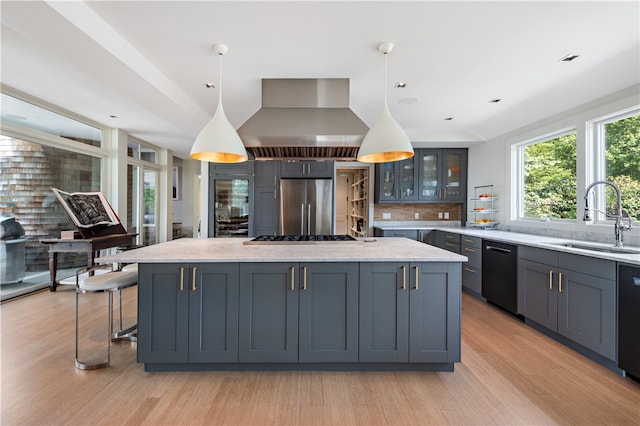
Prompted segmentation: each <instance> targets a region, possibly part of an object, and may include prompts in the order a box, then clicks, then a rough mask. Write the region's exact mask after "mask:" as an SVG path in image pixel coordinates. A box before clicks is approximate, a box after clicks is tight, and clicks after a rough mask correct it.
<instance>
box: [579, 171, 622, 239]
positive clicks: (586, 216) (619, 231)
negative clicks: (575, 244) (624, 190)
mask: <svg viewBox="0 0 640 426" xmlns="http://www.w3.org/2000/svg"><path fill="white" fill-rule="evenodd" d="M596 185H609V186H610V187H612V188H613V189H614V191H616V199H617V203H618V214H615V215H612V214H609V213H607V212H603V211H602V210H597V209H590V208H589V198H588V197H589V191H591V188H593V187H594V186H596ZM589 210H594V211H597V212H600V213H603V214H604V215H605V216H606V217H607V218H610V217H611V218H615V219H616V223H615V225H614V227H613V230H614V232H615V235H616V242H615V244H614V246H615V247H622V246H623V243H622V239H623V238H622V232H623V231H625V230H629V229H631V218H629V225H625V224H624V223H623V222H622V196H621V195H620V188H618V186H617V185H616V184H614V183H611V182H609V181H606V180H597V181H595V182H593V183H592V184H591V185H589V186H587V189H585V191H584V216H583V217H582V220H584V221H585V222H586V221H589V220H591V216H590V215H589Z"/></svg>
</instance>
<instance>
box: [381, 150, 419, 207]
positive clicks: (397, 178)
mask: <svg viewBox="0 0 640 426" xmlns="http://www.w3.org/2000/svg"><path fill="white" fill-rule="evenodd" d="M378 171H379V173H378V197H377V200H378V201H380V202H384V201H396V202H397V201H415V200H417V199H418V194H417V192H416V183H417V181H418V179H417V174H418V169H417V168H416V167H415V157H412V158H407V159H406V160H402V161H394V162H392V163H381V164H380V165H379V167H378Z"/></svg>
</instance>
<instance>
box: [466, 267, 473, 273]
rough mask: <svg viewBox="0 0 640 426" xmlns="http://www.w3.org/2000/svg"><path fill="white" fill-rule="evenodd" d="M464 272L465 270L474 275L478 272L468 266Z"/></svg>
mask: <svg viewBox="0 0 640 426" xmlns="http://www.w3.org/2000/svg"><path fill="white" fill-rule="evenodd" d="M464 270H465V271H467V272H473V273H475V272H476V270H475V269H471V268H469V267H468V266H465V267H464Z"/></svg>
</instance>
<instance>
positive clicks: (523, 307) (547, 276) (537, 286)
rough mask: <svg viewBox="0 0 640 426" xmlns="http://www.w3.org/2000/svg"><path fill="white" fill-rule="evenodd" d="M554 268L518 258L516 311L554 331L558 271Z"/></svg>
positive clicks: (555, 324)
mask: <svg viewBox="0 0 640 426" xmlns="http://www.w3.org/2000/svg"><path fill="white" fill-rule="evenodd" d="M554 269H556V268H554V267H552V266H550V265H545V264H542V263H537V262H531V261H530V260H526V259H522V258H520V259H518V310H517V313H518V314H520V315H524V316H525V317H526V318H528V319H530V320H532V321H535V322H537V323H538V324H540V325H542V326H544V327H547V328H548V329H550V330H553V331H556V330H557V318H558V314H557V313H558V292H557V280H558V273H557V269H556V270H555V271H554Z"/></svg>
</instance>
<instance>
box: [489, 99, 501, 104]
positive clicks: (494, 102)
mask: <svg viewBox="0 0 640 426" xmlns="http://www.w3.org/2000/svg"><path fill="white" fill-rule="evenodd" d="M501 100H502V99H500V98H495V99H491V100H490V101H489V103H490V104H497V103H498V102H500V101H501Z"/></svg>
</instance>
